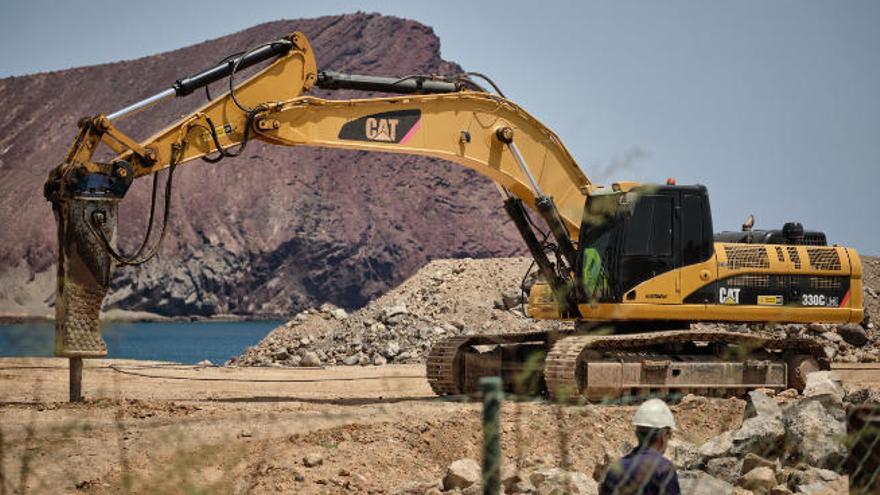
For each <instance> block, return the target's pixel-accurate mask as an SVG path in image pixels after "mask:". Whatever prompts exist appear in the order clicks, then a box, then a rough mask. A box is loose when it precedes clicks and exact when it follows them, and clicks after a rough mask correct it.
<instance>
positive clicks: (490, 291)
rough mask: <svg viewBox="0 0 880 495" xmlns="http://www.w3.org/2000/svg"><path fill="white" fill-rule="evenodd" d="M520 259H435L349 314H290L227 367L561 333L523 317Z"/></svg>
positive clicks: (385, 356) (393, 359)
mask: <svg viewBox="0 0 880 495" xmlns="http://www.w3.org/2000/svg"><path fill="white" fill-rule="evenodd" d="M529 264H530V261H529V260H528V259H526V258H494V259H484V260H474V259H462V260H437V261H432V262H431V263H429V264H428V265H426V266H425V267H424V268H422V269H421V270H419V271H418V272H417V273H416V274H415V275H414V276H413V277H411V278H409V279H408V280H406V281H405V282H404V283H403V284H401V285H400V286H398V287H396V288H394V289H393V290H391V291H390V292H388V293H386V294H385V295H384V296H382V297H381V298H379V299H377V300H375V301H373V302H371V303H370V304H368V305H367V306H366V307H364V308H362V309H360V310H358V311H357V312H354V313H351V314H349V313H347V312H346V311H345V310H343V309H341V308H336V307H334V306H332V305H329V304H325V305H323V306H321V307H320V308H318V309H309V310H306V311H303V312H302V313H299V314H298V315H296V316H295V317H294V318H293V319H292V320H290V321H289V322H287V323H286V324H284V325H283V326H281V327H279V328H277V329H275V330H273V331H272V332H271V333H270V334H269V335H268V336H266V338H265V339H263V341H262V342H260V343H259V344H258V345H256V346H254V347H251V348H249V349H247V351H246V352H245V353H244V354H243V355H241V356H239V357H237V358H233V359H231V360H230V361H229V362H227V365H237V366H321V365H348V366H352V365H383V364H386V363H418V362H423V361H424V359H425V356H426V355H427V353H428V351H429V350H430V349H431V347H432V345H433V344H434V343H435V342H437V341H438V340H440V339H444V338H447V337H452V336H456V335H471V334H476V333H495V332H517V331H534V330H537V329H543V330H551V329H559V328H566V327H568V326H570V325H569V324H565V323H560V322H552V321H543V322H536V321H534V320H532V319H530V318H527V317H526V316H525V315H524V314H523V311H522V310H523V306H522V303H523V296H522V291H521V290H519V288H518V287H519V286H520V284H521V283H522V282H523V276H524V275H525V273H526V271H527V269H528V267H529Z"/></svg>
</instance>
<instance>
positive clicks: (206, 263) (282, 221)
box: [0, 14, 523, 316]
mask: <svg viewBox="0 0 880 495" xmlns="http://www.w3.org/2000/svg"><path fill="white" fill-rule="evenodd" d="M294 30H299V31H303V32H304V33H305V34H306V35H307V36H308V37H309V38H310V40H311V42H312V44H313V46H314V48H315V53H316V55H317V57H318V63H319V66H320V67H321V68H322V69H330V70H338V71H345V72H353V73H363V74H383V75H406V74H412V73H453V72H456V71H458V67H457V66H455V65H454V64H452V63H449V62H446V61H444V60H442V59H441V58H440V56H439V40H438V39H437V37H436V36H435V35H434V33H433V32H432V30H431V29H430V28H428V27H425V26H422V25H420V24H418V23H415V22H412V21H407V20H402V19H397V18H392V17H384V16H379V15H368V14H354V15H345V16H338V17H323V18H318V19H308V20H289V21H277V22H272V23H267V24H262V25H259V26H255V27H253V28H250V29H248V30H245V31H242V32H239V33H236V34H232V35H229V36H225V37H223V38H218V39H215V40H211V41H206V42H204V43H200V44H197V45H193V46H190V47H187V48H183V49H180V50H176V51H173V52H168V53H163V54H159V55H154V56H150V57H145V58H141V59H138V60H132V61H126V62H118V63H113V64H106V65H99V66H92V67H82V68H76V69H70V70H64V71H58V72H51V73H43V74H35V75H31V76H24V77H12V78H6V79H0V104H2V108H4V109H7V111H6V112H4V113H3V114H2V115H0V128H2V129H3V133H2V134H0V219H2V224H3V228H2V229H0V313H2V312H5V313H30V314H43V313H45V312H47V311H49V309H48V306H47V304H50V303H51V300H52V294H51V290H52V284H51V283H50V282H49V281H50V280H51V279H52V277H53V276H54V274H53V272H52V270H53V269H54V260H55V256H56V251H55V250H56V240H55V225H54V221H53V219H52V212H51V208H50V205H49V203H47V202H46V201H45V200H44V199H43V197H42V193H41V191H42V183H43V181H44V180H45V177H46V174H47V172H48V171H49V169H50V168H52V167H53V166H55V165H57V163H58V162H59V161H60V160H61V158H62V157H63V154H64V153H65V151H66V148H67V147H68V146H69V144H70V140H71V139H72V138H73V136H74V133H75V132H76V121H77V120H78V119H79V118H80V117H82V116H84V115H91V114H95V113H98V112H110V111H113V110H116V109H118V108H122V107H123V106H125V105H127V104H129V103H132V102H134V101H137V100H138V99H140V98H143V97H146V96H148V95H151V94H153V93H156V92H158V91H161V90H162V89H164V88H166V87H168V86H169V85H170V83H171V82H173V81H174V80H175V79H177V78H179V77H181V76H183V75H186V74H190V73H194V72H196V71H198V70H200V69H203V68H205V67H207V66H210V65H211V64H213V63H216V62H217V61H218V60H219V59H222V58H223V57H224V56H225V55H227V54H230V53H233V52H236V51H239V50H241V49H244V48H247V47H250V46H253V45H255V44H258V43H260V42H264V41H267V40H272V39H276V38H278V37H279V36H282V35H284V34H287V33H289V32H291V31H294ZM217 86H218V88H217V89H216V91H220V88H219V86H220V85H219V84H218V85H217ZM315 94H317V95H318V96H322V97H326V98H345V97H351V96H354V95H353V94H352V93H346V92H336V93H328V92H321V91H317V92H315ZM201 98H203V97H202V96H200V95H199V92H197V93H196V94H194V95H191V96H190V97H187V98H181V99H179V100H174V101H173V102H170V103H166V104H163V105H160V106H159V107H157V108H154V109H151V110H149V111H147V112H144V113H142V114H139V115H137V116H136V117H133V118H131V119H130V120H126V121H124V122H123V123H122V124H121V126H122V128H123V129H124V130H126V131H127V132H130V133H131V134H132V135H134V136H135V137H137V138H139V139H140V138H145V137H146V136H148V135H150V134H152V133H153V132H155V131H156V130H158V129H160V128H162V127H164V126H165V125H167V124H168V123H170V122H171V121H173V120H174V119H175V118H176V117H178V116H180V115H183V114H186V113H188V112H189V111H191V110H192V109H193V108H194V107H195V106H196V105H198V104H200V103H201V102H202V101H203V100H202V99H201ZM150 182H151V181H150V180H141V181H139V182H138V183H137V184H135V185H134V186H133V188H132V190H131V191H130V192H129V194H128V196H127V197H126V199H125V200H124V201H123V203H122V205H121V207H120V229H119V235H120V246H121V247H122V249H123V250H124V251H127V252H130V251H131V250H132V249H133V248H134V247H135V246H136V245H137V243H138V242H139V241H140V238H141V236H142V233H143V231H144V228H145V225H146V219H147V213H148V210H149V193H150V186H151V184H150ZM172 208H173V211H172V217H171V223H170V227H169V228H170V231H169V235H168V236H167V238H166V240H165V243H164V245H163V247H162V250H161V252H160V253H161V254H160V256H158V257H157V258H156V259H154V260H153V261H151V262H149V263H148V264H147V265H145V266H141V267H120V268H117V270H116V273H115V280H114V287H115V290H114V292H113V293H112V294H111V296H110V297H109V298H108V300H107V304H106V308H107V309H110V308H120V309H127V310H135V311H149V312H154V313H159V314H163V315H202V316H209V315H214V314H219V313H235V314H243V315H254V316H272V315H278V316H280V315H288V314H292V313H295V312H296V311H297V310H299V309H301V308H303V307H304V306H307V305H315V304H320V303H321V302H325V301H326V302H331V303H333V304H336V305H338V306H342V307H346V308H353V307H359V306H362V305H364V304H365V303H366V302H367V301H369V300H370V299H372V298H374V297H376V296H377V295H379V294H381V293H382V292H384V291H385V290H386V289H388V288H389V287H390V286H393V285H395V284H397V283H398V282H400V281H402V280H403V279H405V278H406V277H409V276H410V275H412V274H413V273H414V272H415V271H416V270H417V269H418V268H419V267H421V266H422V265H424V264H425V263H426V262H427V261H429V260H431V259H435V258H456V257H465V256H469V257H490V256H492V257H494V256H510V255H515V254H519V253H522V252H523V248H522V244H521V241H520V240H519V238H518V236H517V234H516V231H515V229H514V228H513V226H512V225H511V224H510V223H509V222H508V220H507V218H506V216H505V214H504V213H503V210H502V208H501V201H500V198H499V197H498V193H497V192H496V191H495V189H494V187H493V186H492V184H491V183H490V181H488V180H487V179H485V178H483V177H481V176H478V175H477V174H475V173H473V172H471V171H469V170H466V169H464V168H462V167H460V166H458V165H453V164H449V163H445V162H442V161H437V160H432V159H426V158H416V157H407V156H399V155H380V154H368V153H365V152H346V151H334V150H319V149H294V148H283V147H278V146H269V145H265V144H262V143H258V142H252V143H251V144H250V145H249V146H248V149H247V151H246V153H245V154H244V155H243V156H240V157H238V158H234V159H227V160H224V161H222V162H221V163H219V164H216V165H210V164H207V163H201V162H194V163H193V164H191V165H187V166H184V167H181V168H180V169H179V170H178V171H177V172H176V174H175V180H174V192H173V207H172Z"/></svg>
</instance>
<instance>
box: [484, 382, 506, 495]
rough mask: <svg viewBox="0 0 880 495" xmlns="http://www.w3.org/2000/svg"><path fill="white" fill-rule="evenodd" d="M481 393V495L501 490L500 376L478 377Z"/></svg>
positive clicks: (496, 494) (493, 494) (492, 494)
mask: <svg viewBox="0 0 880 495" xmlns="http://www.w3.org/2000/svg"><path fill="white" fill-rule="evenodd" d="M480 391H481V392H482V393H483V495H498V494H499V493H500V490H501V421H500V419H499V416H500V411H501V400H502V395H501V377H497V376H485V377H483V378H480Z"/></svg>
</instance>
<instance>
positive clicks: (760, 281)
mask: <svg viewBox="0 0 880 495" xmlns="http://www.w3.org/2000/svg"><path fill="white" fill-rule="evenodd" d="M727 285H730V286H733V287H755V288H759V289H769V288H770V275H737V276H735V277H730V278H728V279H727Z"/></svg>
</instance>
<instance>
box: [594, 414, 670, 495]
mask: <svg viewBox="0 0 880 495" xmlns="http://www.w3.org/2000/svg"><path fill="white" fill-rule="evenodd" d="M632 424H633V426H635V428H636V438H637V439H638V442H639V444H638V446H637V447H636V448H635V449H633V451H632V452H630V453H629V454H627V455H625V456H623V457H622V458H621V459H620V460H618V461H617V462H615V463H613V464H612V465H611V467H610V468H609V469H608V472H607V473H606V474H605V479H604V480H603V481H602V486H601V487H600V488H599V495H680V493H681V490H680V488H679V486H678V475H677V474H676V472H675V466H674V465H673V464H672V462H670V461H669V459H666V458H665V457H663V453H664V452H665V451H666V447H667V446H668V445H669V440H670V439H672V432H673V431H674V430H675V418H673V417H672V411H670V410H669V406H667V405H666V403H665V402H663V401H662V400H660V399H650V400H648V401H645V403H643V404H642V405H641V406H640V407H639V409H638V410H637V411H636V414H635V416H633V421H632Z"/></svg>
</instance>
